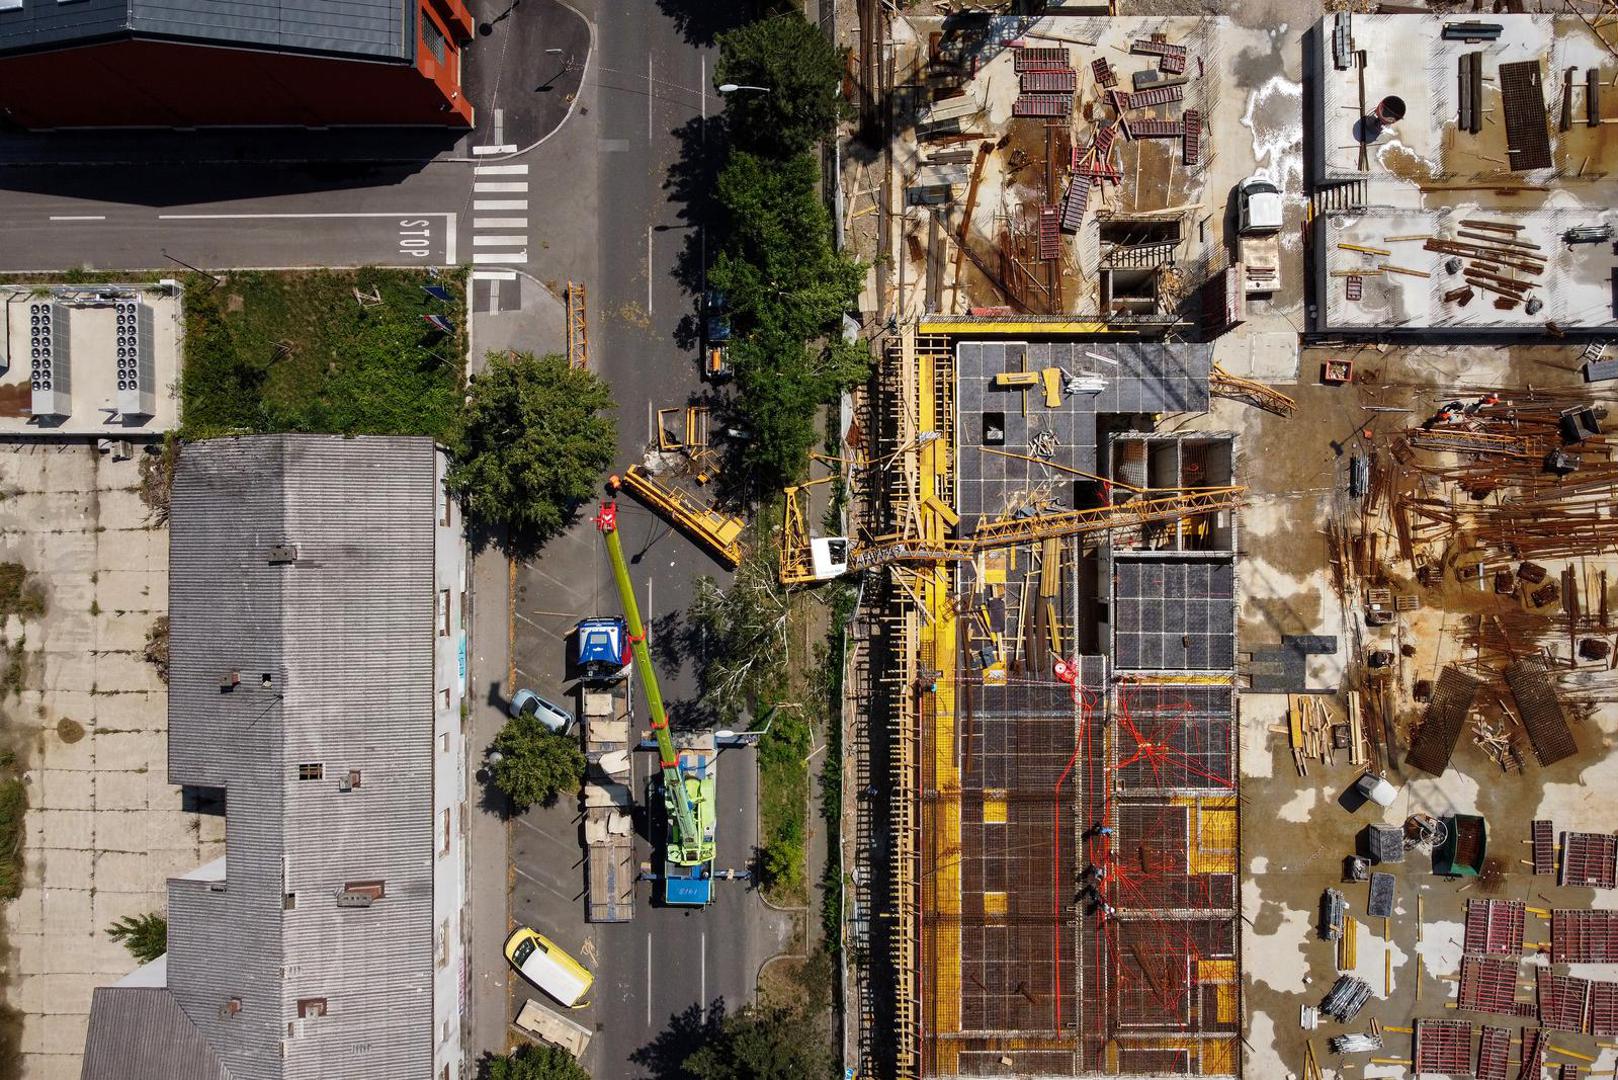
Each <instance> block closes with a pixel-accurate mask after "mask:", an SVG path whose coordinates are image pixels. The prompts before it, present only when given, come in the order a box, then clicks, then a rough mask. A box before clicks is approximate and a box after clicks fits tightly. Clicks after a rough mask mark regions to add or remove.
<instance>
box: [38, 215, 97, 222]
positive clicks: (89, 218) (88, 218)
mask: <svg viewBox="0 0 1618 1080" xmlns="http://www.w3.org/2000/svg"><path fill="white" fill-rule="evenodd" d="M51 220H52V221H106V220H107V215H106V214H52V215H51Z"/></svg>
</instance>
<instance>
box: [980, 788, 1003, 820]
mask: <svg viewBox="0 0 1618 1080" xmlns="http://www.w3.org/2000/svg"><path fill="white" fill-rule="evenodd" d="M1005 823H1006V793H1005V792H1004V791H986V792H984V793H983V824H985V825H1004V824H1005Z"/></svg>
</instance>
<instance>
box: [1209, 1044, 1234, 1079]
mask: <svg viewBox="0 0 1618 1080" xmlns="http://www.w3.org/2000/svg"><path fill="white" fill-rule="evenodd" d="M1202 1075H1203V1076H1235V1075H1236V1038H1235V1036H1232V1037H1231V1038H1228V1039H1205V1040H1204V1041H1203V1043H1202Z"/></svg>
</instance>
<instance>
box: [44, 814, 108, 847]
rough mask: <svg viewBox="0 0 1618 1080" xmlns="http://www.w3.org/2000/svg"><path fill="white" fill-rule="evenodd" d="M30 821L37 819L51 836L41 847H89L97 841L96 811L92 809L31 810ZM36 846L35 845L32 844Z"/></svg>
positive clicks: (48, 835)
mask: <svg viewBox="0 0 1618 1080" xmlns="http://www.w3.org/2000/svg"><path fill="white" fill-rule="evenodd" d="M28 818H29V821H30V823H32V822H35V821H37V822H38V826H39V828H40V829H42V830H44V832H45V834H46V836H47V837H48V838H49V839H48V841H47V842H45V843H41V844H39V845H37V846H39V847H41V848H46V849H50V848H68V849H81V850H82V849H88V848H90V847H91V846H93V845H94V843H95V819H94V812H93V811H90V810H45V809H41V810H30V811H28ZM30 846H34V845H30Z"/></svg>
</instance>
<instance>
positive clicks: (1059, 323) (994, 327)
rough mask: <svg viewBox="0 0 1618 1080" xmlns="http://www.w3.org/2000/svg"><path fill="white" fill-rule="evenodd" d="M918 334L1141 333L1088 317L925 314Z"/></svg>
mask: <svg viewBox="0 0 1618 1080" xmlns="http://www.w3.org/2000/svg"><path fill="white" fill-rule="evenodd" d="M916 332H917V333H918V334H965V335H967V336H969V337H1008V336H1012V337H1033V336H1041V337H1071V336H1073V335H1075V334H1085V335H1092V336H1096V337H1139V336H1140V332H1139V331H1138V330H1135V329H1134V328H1124V327H1113V326H1109V325H1107V324H1106V323H1104V322H1092V321H1090V320H1087V319H1018V318H1015V317H1012V318H1008V319H983V318H972V317H970V316H968V317H966V318H961V317H959V316H956V317H953V318H952V317H950V316H948V315H933V316H928V317H926V318H923V319H922V320H921V322H920V323H919V324H918V325H917V327H916Z"/></svg>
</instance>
